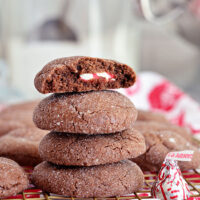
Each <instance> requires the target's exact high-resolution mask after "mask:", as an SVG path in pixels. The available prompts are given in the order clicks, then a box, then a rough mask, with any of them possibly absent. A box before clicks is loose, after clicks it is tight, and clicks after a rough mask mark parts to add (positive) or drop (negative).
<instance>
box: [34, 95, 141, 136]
mask: <svg viewBox="0 0 200 200" xmlns="http://www.w3.org/2000/svg"><path fill="white" fill-rule="evenodd" d="M136 118H137V110H136V108H135V107H134V105H133V103H132V102H131V101H130V100H129V99H128V98H127V97H125V96H124V95H122V94H120V93H118V92H115V91H92V92H84V93H65V94H53V95H50V96H49V97H47V98H45V99H43V100H42V101H41V102H40V103H39V104H38V106H37V107H36V109H35V111H34V114H33V121H34V123H35V124H36V126H37V127H38V128H41V129H45V130H52V131H57V132H68V133H76V134H77V133H80V134H103V133H115V132H120V131H123V130H126V129H130V128H132V127H133V125H134V122H135V120H136Z"/></svg>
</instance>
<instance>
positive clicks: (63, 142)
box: [39, 129, 146, 166]
mask: <svg viewBox="0 0 200 200" xmlns="http://www.w3.org/2000/svg"><path fill="white" fill-rule="evenodd" d="M145 150H146V146H145V141H144V137H143V136H142V135H141V134H140V133H139V132H138V131H137V130H135V129H131V130H125V131H122V132H119V133H114V134H104V135H78V134H77V135H76V134H67V133H57V132H51V133H49V134H47V135H46V136H45V137H44V138H43V139H42V141H41V143H40V146H39V152H40V156H41V157H42V158H43V160H46V161H49V162H52V163H55V164H58V165H74V166H92V165H100V164H106V163H112V162H118V161H120V160H125V159H129V158H134V157H137V156H139V155H141V154H143V153H144V152H145Z"/></svg>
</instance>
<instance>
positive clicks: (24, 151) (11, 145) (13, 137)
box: [0, 128, 47, 166]
mask: <svg viewBox="0 0 200 200" xmlns="http://www.w3.org/2000/svg"><path fill="white" fill-rule="evenodd" d="M46 133H47V132H46V131H43V130H40V129H38V128H19V129H15V130H13V131H11V132H9V133H8V134H7V135H5V136H2V137H1V138H0V156H4V157H7V158H11V159H13V160H15V161H16V162H18V163H19V164H20V165H25V166H30V165H36V164H38V163H40V162H41V161H42V159H41V158H40V156H39V153H38V146H39V143H40V141H41V139H42V138H43V137H44V136H45V135H46Z"/></svg>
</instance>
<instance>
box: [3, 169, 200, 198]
mask: <svg viewBox="0 0 200 200" xmlns="http://www.w3.org/2000/svg"><path fill="white" fill-rule="evenodd" d="M25 171H26V172H27V173H28V174H29V175H31V172H32V169H31V168H30V167H25ZM182 174H183V177H184V178H185V180H186V181H187V183H188V185H189V188H190V191H191V194H192V195H191V197H193V198H191V199H198V200H200V170H190V171H187V172H183V173H182ZM144 176H145V183H144V187H143V188H142V189H141V190H140V191H138V192H135V193H134V194H129V195H125V196H121V197H110V198H73V197H64V196H60V195H55V194H49V193H46V192H44V191H42V190H40V189H37V188H35V187H31V188H30V189H28V190H25V191H24V192H23V193H21V194H19V195H17V196H14V197H9V198H5V199H4V200H131V199H139V200H142V199H152V198H153V197H152V196H151V187H152V184H153V182H154V181H155V179H156V173H150V172H144Z"/></svg>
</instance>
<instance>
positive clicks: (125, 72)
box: [34, 56, 136, 94]
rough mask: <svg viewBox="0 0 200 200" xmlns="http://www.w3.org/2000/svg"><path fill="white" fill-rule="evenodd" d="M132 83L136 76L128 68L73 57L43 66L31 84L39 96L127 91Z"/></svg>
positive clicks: (98, 59) (99, 60) (101, 61)
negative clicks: (124, 89) (122, 89)
mask: <svg viewBox="0 0 200 200" xmlns="http://www.w3.org/2000/svg"><path fill="white" fill-rule="evenodd" d="M135 80H136V74H135V72H134V71H133V69H132V68H131V67H129V66H128V65H125V64H122V63H119V62H117V61H113V60H108V59H102V58H92V57H85V56H74V57H66V58H59V59H56V60H53V61H51V62H49V63H48V64H46V65H45V66H44V67H43V69H42V70H41V71H40V72H39V73H38V74H37V75H36V77H35V80H34V83H35V87H36V89H37V90H38V91H39V92H41V93H43V94H46V93H64V92H85V91H91V90H105V89H115V88H127V87H130V86H131V85H133V84H134V82H135Z"/></svg>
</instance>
